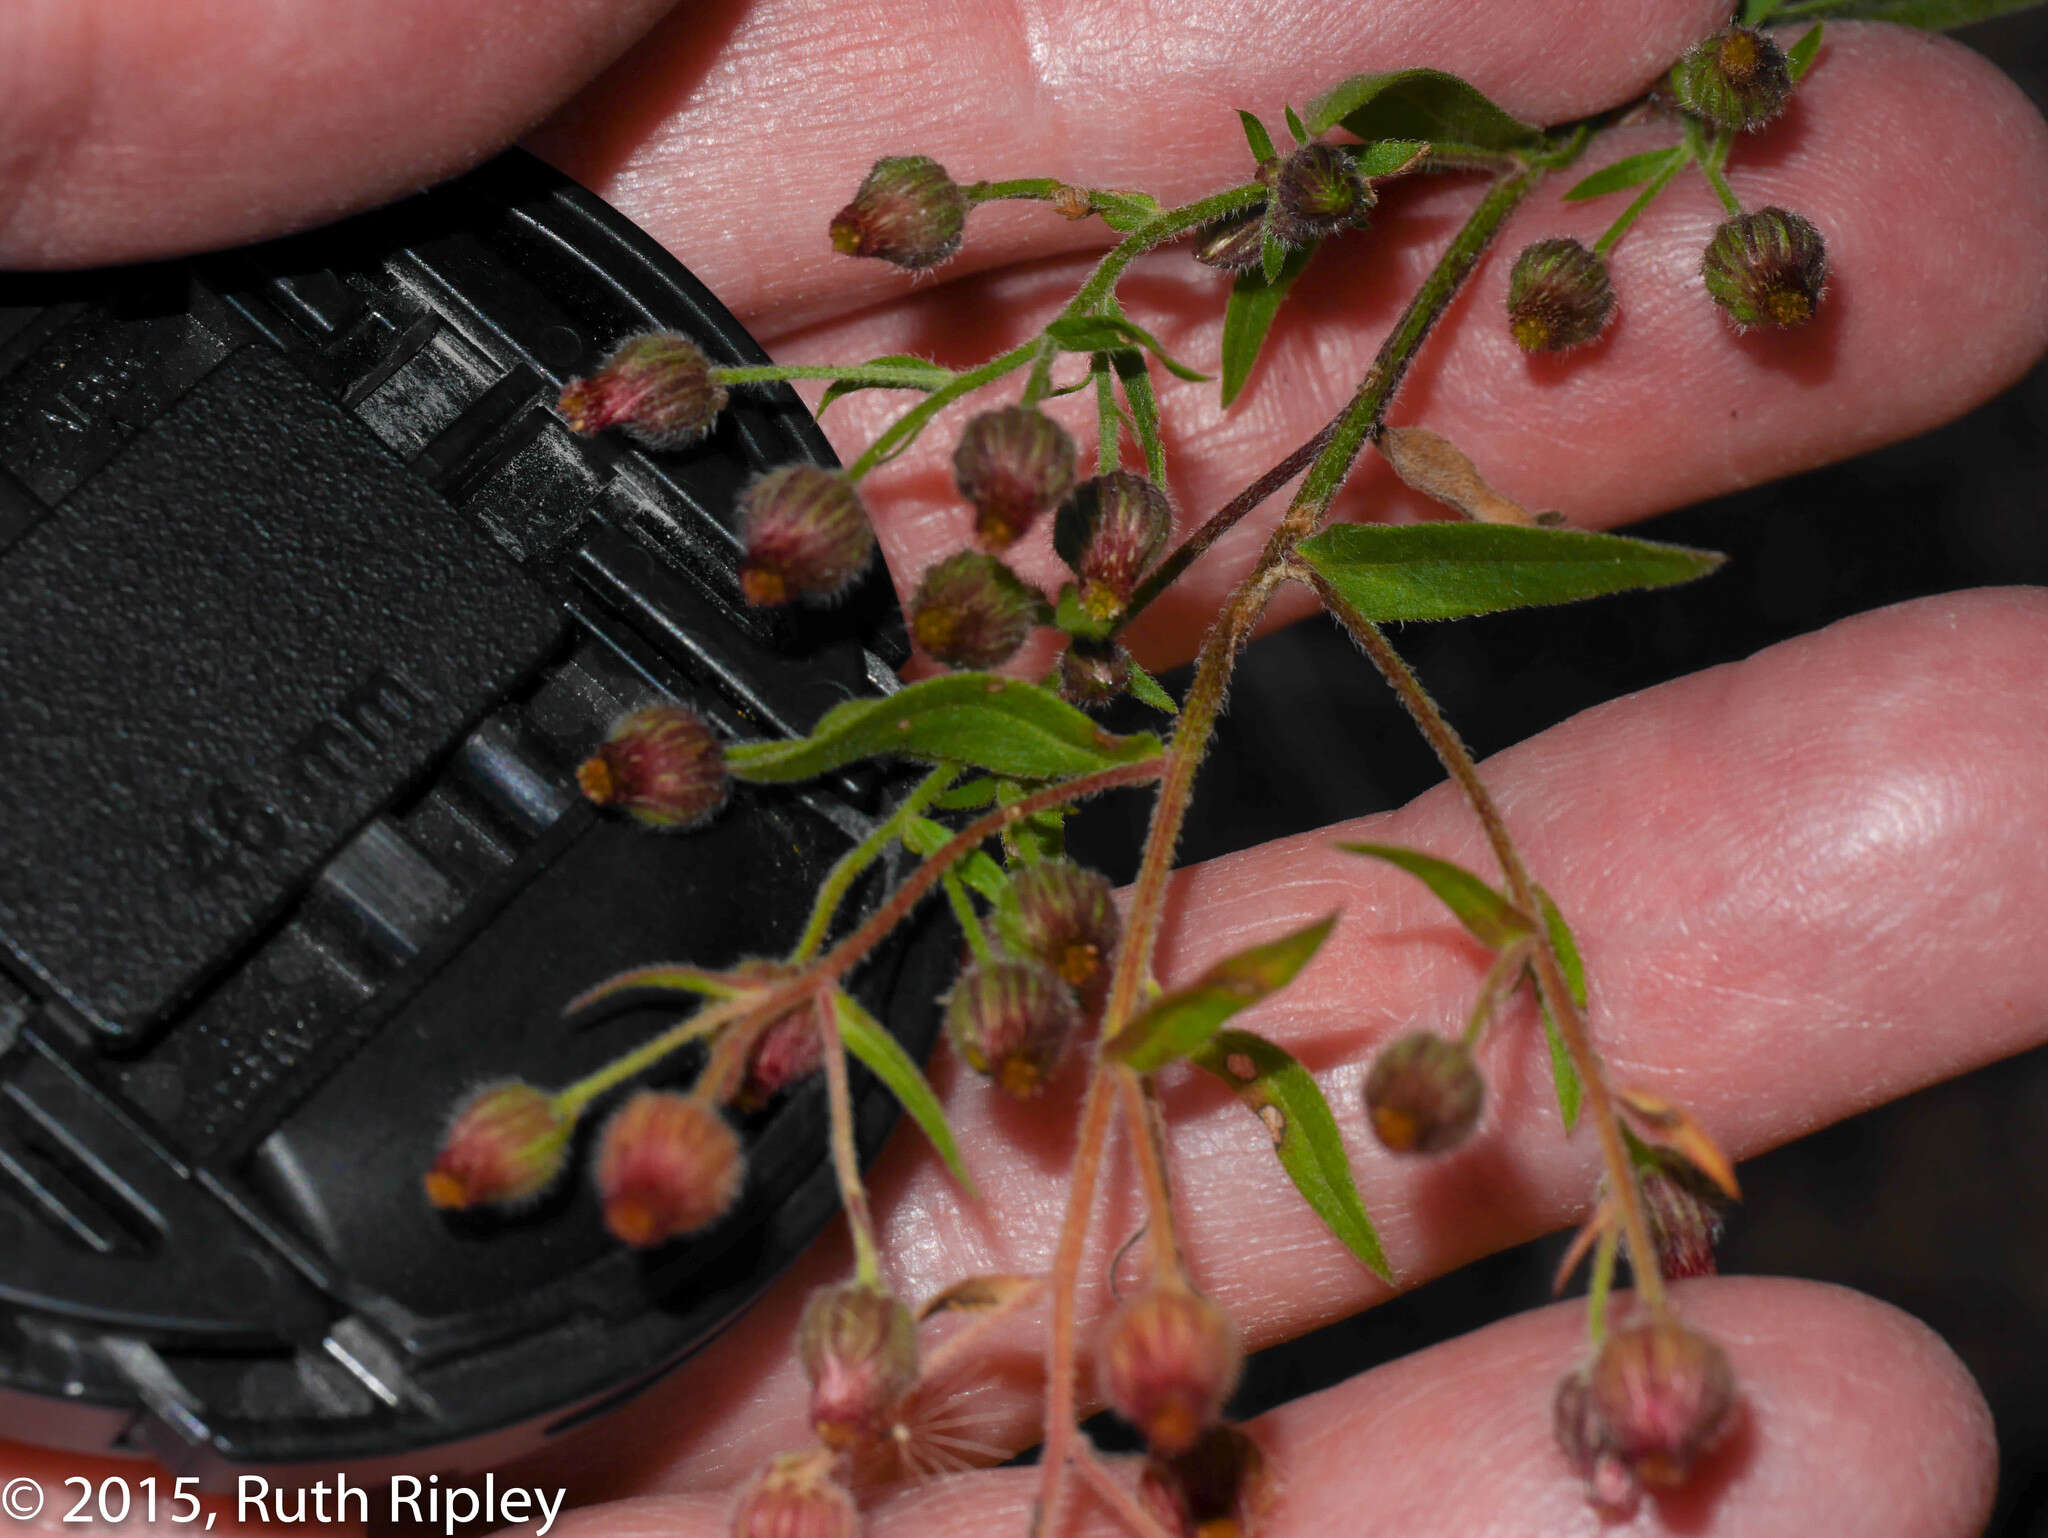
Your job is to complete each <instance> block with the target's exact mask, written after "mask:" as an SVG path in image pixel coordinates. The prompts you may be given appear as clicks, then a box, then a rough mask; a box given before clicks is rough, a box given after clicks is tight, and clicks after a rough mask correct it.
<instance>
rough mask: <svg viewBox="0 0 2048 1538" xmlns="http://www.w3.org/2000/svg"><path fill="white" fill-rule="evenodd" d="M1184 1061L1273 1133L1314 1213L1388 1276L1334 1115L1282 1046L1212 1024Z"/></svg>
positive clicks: (1375, 1270)
mask: <svg viewBox="0 0 2048 1538" xmlns="http://www.w3.org/2000/svg"><path fill="white" fill-rule="evenodd" d="M1190 1061H1191V1062H1193V1063H1194V1064H1195V1065H1196V1066H1197V1067H1200V1068H1203V1069H1206V1070H1207V1071H1208V1072H1210V1073H1213V1074H1214V1075H1216V1077H1217V1078H1219V1079H1221V1080H1222V1081H1223V1082H1224V1083H1225V1084H1228V1085H1229V1086H1230V1087H1231V1088H1232V1089H1233V1090H1235V1091H1236V1092H1237V1097H1238V1098H1239V1099H1240V1100H1242V1101H1243V1102H1244V1103H1245V1104H1246V1105H1248V1106H1250V1107H1251V1108H1252V1110H1253V1112H1254V1113H1255V1114H1256V1115H1257V1116H1258V1118H1259V1120H1260V1121H1262V1122H1264V1123H1265V1124H1266V1130H1267V1132H1269V1133H1270V1134H1271V1135H1272V1138H1273V1152H1274V1154H1275V1155H1276V1156H1278V1158H1279V1160H1280V1167H1281V1168H1282V1169H1284V1170H1286V1171H1287V1176H1288V1178H1289V1179H1290V1180H1292V1181H1293V1182H1294V1188H1295V1189H1296V1190H1297V1191H1299V1192H1300V1193H1301V1194H1302V1198H1303V1199H1304V1200H1305V1201H1307V1203H1308V1204H1309V1206H1310V1207H1312V1208H1314V1209H1315V1213H1316V1216H1317V1217H1319V1218H1321V1219H1322V1220H1323V1222H1324V1223H1325V1224H1327V1225H1328V1226H1329V1229H1330V1232H1331V1233H1333V1234H1335V1235H1336V1236H1337V1237H1338V1238H1339V1239H1340V1240H1342V1241H1343V1243H1344V1247H1345V1248H1346V1249H1348V1250H1350V1251H1351V1253H1352V1254H1354V1255H1356V1256H1357V1257H1358V1258H1359V1260H1361V1261H1362V1262H1364V1264H1365V1265H1366V1266H1367V1267H1369V1268H1370V1269H1371V1270H1372V1271H1373V1273H1374V1274H1375V1275H1377V1276H1378V1277H1379V1278H1380V1279H1381V1280H1382V1281H1385V1282H1391V1281H1393V1279H1394V1273H1393V1271H1392V1270H1391V1269H1390V1268H1389V1267H1388V1265H1387V1254H1386V1251H1385V1250H1383V1249H1381V1248H1380V1236H1379V1235H1378V1234H1377V1233H1375V1232H1374V1231H1373V1226H1372V1219H1371V1218H1370V1217H1368V1216H1367V1215H1366V1211H1365V1204H1364V1203H1363V1202H1361V1201H1360V1200H1359V1199H1358V1186H1357V1184H1356V1182H1354V1181H1353V1180H1352V1178H1351V1164H1350V1161H1349V1160H1347V1159H1346V1158H1345V1157H1344V1140H1343V1138H1342V1137H1341V1136H1340V1135H1339V1134H1338V1131H1337V1119H1336V1118H1335V1117H1334V1116H1332V1115H1331V1114H1330V1103H1329V1101H1327V1100H1325V1099H1324V1098H1323V1091H1322V1086H1320V1085H1319V1084H1317V1083H1316V1081H1315V1076H1314V1075H1313V1074H1311V1073H1310V1072H1309V1071H1308V1070H1307V1069H1306V1068H1304V1067H1302V1066H1301V1064H1300V1063H1298V1062H1296V1061H1295V1060H1294V1058H1293V1057H1292V1056H1291V1055H1290V1054H1289V1053H1288V1052H1286V1051H1285V1050H1284V1049H1282V1048H1280V1047H1277V1046H1275V1045H1274V1044H1273V1043H1272V1042H1270V1041H1267V1040H1266V1039H1265V1038H1264V1037H1263V1036H1258V1035H1255V1034H1253V1033H1252V1032H1250V1031H1232V1030H1225V1031H1218V1032H1217V1033H1216V1035H1215V1036H1214V1038H1212V1039H1211V1040H1210V1042H1209V1044H1208V1045H1207V1046H1205V1047H1203V1048H1201V1049H1200V1050H1199V1051H1197V1052H1196V1053H1194V1055H1193V1056H1192V1057H1191V1059H1190Z"/></svg>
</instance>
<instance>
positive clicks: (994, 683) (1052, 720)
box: [725, 673, 1159, 783]
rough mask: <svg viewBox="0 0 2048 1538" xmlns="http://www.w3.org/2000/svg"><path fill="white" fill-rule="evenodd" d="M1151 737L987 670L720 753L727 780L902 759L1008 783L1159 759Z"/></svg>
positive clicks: (829, 714)
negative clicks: (1119, 730) (801, 733)
mask: <svg viewBox="0 0 2048 1538" xmlns="http://www.w3.org/2000/svg"><path fill="white" fill-rule="evenodd" d="M1158 753H1159V739H1158V738H1157V737H1154V736H1152V735H1151V734H1150V733H1144V732H1141V733H1138V734H1136V735H1134V736H1129V737H1117V736H1113V735H1111V734H1110V733H1108V732H1106V731H1104V730H1102V728H1101V727H1099V726H1097V725H1096V724H1095V723H1094V722H1093V721H1091V720H1090V719H1089V718H1088V717H1087V715H1085V714H1084V713H1083V712H1081V711H1079V710H1076V709H1075V708H1074V707H1073V706H1072V705H1069V704H1067V703H1066V702H1065V701H1064V700H1062V699H1060V698H1059V696H1057V695H1055V694H1053V693H1052V692H1051V691H1050V690H1047V689H1042V688H1040V687H1039V686H1037V685H1036V684H1028V683H1024V682H1022V681H1021V680H1019V679H1014V678H997V677H994V676H992V675H990V674H987V673H949V674H947V675H946V676H944V677H942V678H928V679H926V680H924V681H923V682H922V683H915V684H911V685H910V686H909V687H907V688H904V689H900V690H898V691H897V692H896V693H894V694H891V695H888V696H886V697H885V698H883V699H878V700H848V701H846V702H845V703H844V704H840V705H835V706H833V707H832V709H830V710H828V711H826V712H825V715H824V717H823V718H822V719H821V720H820V721H819V722H818V725H817V729H816V730H814V731H813V732H812V733H811V734H810V736H808V737H799V738H796V739H795V740H793V741H789V742H743V743H739V744H736V745H735V746H732V747H729V748H727V749H726V750H725V763H726V767H727V768H728V769H729V770H731V772H732V774H733V776H734V778H736V779H741V780H751V781H755V782H758V783H781V782H785V781H790V780H808V779H811V778H813V777H815V776H817V775H820V774H827V773H830V772H831V771H832V770H834V769H837V768H839V767H840V766H841V765H843V764H850V763H853V762H854V761H855V760H857V759H863V758H880V757H888V756H899V757H903V758H914V759H918V760H921V761H923V762H926V763H955V764H972V765H974V766H975V767H977V768H981V769H987V770H990V771H991V772H993V773H995V774H999V775H1003V776H1005V777H1009V778H1014V779H1020V780H1048V779H1054V778H1058V777H1063V776H1068V775H1077V774H1089V773H1092V772H1094V771H1095V770H1098V769H1108V768H1112V767H1114V766H1115V765H1118V764H1132V763H1137V762H1138V761H1140V760H1141V759H1147V758H1153V757H1156V756H1157V755H1158Z"/></svg>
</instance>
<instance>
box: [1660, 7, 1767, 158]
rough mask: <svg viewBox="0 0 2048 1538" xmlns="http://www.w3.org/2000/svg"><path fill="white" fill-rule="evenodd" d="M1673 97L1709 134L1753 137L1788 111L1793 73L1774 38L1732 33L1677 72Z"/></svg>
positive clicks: (1697, 48)
mask: <svg viewBox="0 0 2048 1538" xmlns="http://www.w3.org/2000/svg"><path fill="white" fill-rule="evenodd" d="M1671 94H1672V96H1673V97H1674V98H1676V100H1677V102H1678V105H1679V107H1680V108H1682V109H1683V110H1684V111H1686V112H1689V113H1691V114H1692V115H1693V116H1694V117H1696V118H1699V119H1701V120H1702V121H1704V122H1705V123H1706V125H1707V126H1708V127H1709V128H1715V129H1721V130H1724V131H1726V132H1729V133H1748V132H1751V131H1752V130H1754V129H1758V128H1761V127H1763V126H1764V124H1766V123H1768V122H1770V121H1771V120H1772V119H1773V118H1775V117H1777V115H1778V114H1779V113H1781V112H1783V111H1784V110H1785V104H1786V103H1787V102H1789V101H1790V100H1791V99H1792V68H1791V65H1790V64H1788V63H1787V62H1786V59H1785V50H1784V49H1782V48H1780V47H1779V46H1778V45H1777V43H1775V42H1774V41H1772V39H1771V36H1770V34H1769V33H1767V32H1758V31H1756V30H1755V29H1753V28H1750V27H1730V28H1729V29H1728V30H1727V31H1725V32H1721V33H1718V34H1716V35H1715V36H1713V37H1710V38H1708V39H1707V40H1706V41H1705V42H1702V43H1698V44H1696V45H1694V47H1693V48H1692V49H1691V50H1690V51H1688V52H1687V54H1686V55H1685V57H1684V58H1682V59H1680V60H1679V61H1678V62H1677V63H1676V64H1674V65H1673V66H1672V67H1671Z"/></svg>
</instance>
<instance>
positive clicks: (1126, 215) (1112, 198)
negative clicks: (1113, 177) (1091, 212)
mask: <svg viewBox="0 0 2048 1538" xmlns="http://www.w3.org/2000/svg"><path fill="white" fill-rule="evenodd" d="M1092 201H1093V202H1094V205H1095V213H1096V217H1098V218H1099V219H1101V220H1102V222H1103V223H1104V224H1106V225H1108V226H1109V227H1110V228H1111V229H1113V230H1115V231H1116V232H1117V233H1118V234H1119V235H1128V234H1130V233H1131V232H1132V231H1133V230H1141V229H1143V228H1144V227H1145V226H1146V225H1148V224H1150V223H1151V222H1152V221H1153V220H1154V219H1156V218H1158V217H1159V200H1158V199H1157V198H1155V197H1153V196H1152V194H1150V193H1149V192H1097V193H1095V194H1094V196H1093V199H1092Z"/></svg>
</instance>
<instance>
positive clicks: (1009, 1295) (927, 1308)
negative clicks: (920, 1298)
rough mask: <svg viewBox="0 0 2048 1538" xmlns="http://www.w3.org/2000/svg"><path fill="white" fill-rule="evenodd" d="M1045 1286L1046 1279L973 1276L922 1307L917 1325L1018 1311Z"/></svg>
mask: <svg viewBox="0 0 2048 1538" xmlns="http://www.w3.org/2000/svg"><path fill="white" fill-rule="evenodd" d="M1044 1285H1045V1278H1044V1277H1042V1276H970V1277H967V1278H966V1279H965V1280H963V1281H958V1282H955V1283H954V1284H953V1285H952V1286H950V1287H948V1288H947V1289H946V1290H945V1291H944V1292H941V1293H939V1294H938V1295H936V1296H935V1297H930V1298H926V1299H925V1300H924V1302H923V1303H921V1304H919V1305H918V1309H917V1322H918V1323H919V1324H922V1323H924V1321H925V1320H927V1319H932V1318H936V1317H937V1316H938V1315H940V1314H992V1313H995V1312H996V1311H997V1310H999V1309H1005V1308H1015V1307H1016V1306H1017V1305H1018V1304H1020V1303H1023V1302H1025V1301H1026V1300H1028V1299H1029V1298H1030V1297H1031V1296H1032V1294H1034V1293H1036V1292H1037V1291H1038V1290H1039V1289H1040V1288H1041V1287H1043V1286H1044Z"/></svg>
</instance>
